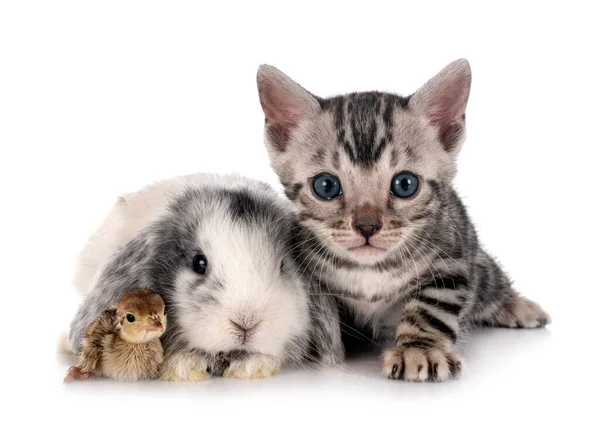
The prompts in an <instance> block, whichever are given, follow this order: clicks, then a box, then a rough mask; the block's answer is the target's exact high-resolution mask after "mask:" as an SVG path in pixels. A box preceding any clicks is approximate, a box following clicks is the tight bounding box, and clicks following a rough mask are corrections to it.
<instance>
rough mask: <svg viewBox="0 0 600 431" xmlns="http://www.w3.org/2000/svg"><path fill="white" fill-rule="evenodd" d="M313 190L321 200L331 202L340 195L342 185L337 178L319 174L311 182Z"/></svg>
mask: <svg viewBox="0 0 600 431" xmlns="http://www.w3.org/2000/svg"><path fill="white" fill-rule="evenodd" d="M313 190H314V191H315V194H316V195H317V196H318V197H320V198H321V199H325V200H331V199H334V198H337V197H338V196H339V195H341V194H342V185H341V184H340V180H339V179H338V178H337V177H334V176H333V175H330V174H321V175H318V176H316V177H315V179H314V180H313Z"/></svg>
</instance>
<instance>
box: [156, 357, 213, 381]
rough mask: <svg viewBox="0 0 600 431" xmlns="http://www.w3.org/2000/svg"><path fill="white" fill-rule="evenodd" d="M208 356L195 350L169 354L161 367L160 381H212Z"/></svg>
mask: <svg viewBox="0 0 600 431" xmlns="http://www.w3.org/2000/svg"><path fill="white" fill-rule="evenodd" d="M208 368H209V362H208V359H207V357H206V355H204V354H202V353H201V352H197V351H194V350H175V351H172V352H169V353H168V354H167V355H166V356H165V359H164V361H163V363H162V365H161V368H160V372H159V379H161V380H167V381H170V382H199V381H201V380H208V379H210V377H211V375H210V373H209V372H208Z"/></svg>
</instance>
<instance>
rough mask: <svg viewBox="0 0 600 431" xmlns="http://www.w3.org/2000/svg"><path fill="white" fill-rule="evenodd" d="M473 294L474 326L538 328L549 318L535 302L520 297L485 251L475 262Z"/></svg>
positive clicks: (544, 324)
mask: <svg viewBox="0 0 600 431" xmlns="http://www.w3.org/2000/svg"><path fill="white" fill-rule="evenodd" d="M474 276H475V280H476V281H477V290H476V297H475V301H474V306H473V309H472V310H471V312H470V313H469V314H470V316H469V317H470V320H472V321H473V322H474V323H475V324H476V325H482V326H501V327H507V328H540V327H543V326H546V325H547V324H549V323H550V321H551V319H550V316H549V315H548V313H546V312H545V311H544V310H543V309H542V308H541V307H540V306H539V305H538V304H536V303H535V302H533V301H531V300H529V299H527V298H525V297H523V296H521V295H520V294H519V293H518V292H516V291H515V290H514V289H513V288H512V286H511V283H510V280H509V279H508V277H507V275H506V274H505V273H504V271H502V269H501V268H500V267H499V266H498V264H497V263H496V262H495V261H494V260H493V259H492V258H491V257H490V256H489V255H487V254H486V253H485V252H483V251H481V252H480V254H479V255H478V258H477V264H476V265H475V274H474Z"/></svg>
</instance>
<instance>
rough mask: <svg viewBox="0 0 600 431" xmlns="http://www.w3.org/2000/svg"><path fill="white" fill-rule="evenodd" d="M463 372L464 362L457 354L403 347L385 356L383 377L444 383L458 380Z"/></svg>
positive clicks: (387, 352) (393, 349) (395, 348)
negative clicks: (454, 379)
mask: <svg viewBox="0 0 600 431" xmlns="http://www.w3.org/2000/svg"><path fill="white" fill-rule="evenodd" d="M461 371H462V360H461V359H460V357H459V356H458V355H457V354H456V353H445V352H443V351H442V350H439V349H428V350H423V349H417V348H414V347H409V348H405V347H402V346H399V347H394V348H392V349H388V350H386V351H385V352H384V354H383V368H382V372H383V375H384V376H386V377H387V378H389V379H393V380H407V381H410V382H424V381H434V382H442V381H444V380H448V379H451V378H456V377H458V376H459V375H460V372H461Z"/></svg>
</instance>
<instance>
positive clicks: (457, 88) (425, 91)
mask: <svg viewBox="0 0 600 431" xmlns="http://www.w3.org/2000/svg"><path fill="white" fill-rule="evenodd" d="M470 90H471V67H470V66H469V62H468V61H467V60H466V59H464V58H463V59H459V60H456V61H453V62H452V63H450V64H449V65H448V66H446V67H445V68H444V69H443V70H442V71H441V72H440V73H438V74H437V75H436V76H435V77H433V78H432V79H430V80H429V81H428V82H427V83H426V84H425V85H424V86H422V87H421V88H420V89H419V90H418V91H417V92H416V93H414V94H413V95H412V96H411V98H410V101H409V106H410V107H411V108H412V109H414V110H415V111H417V112H420V113H422V114H423V115H425V116H426V117H427V118H428V119H429V121H430V123H431V124H432V125H433V126H435V127H436V128H437V130H438V136H439V139H440V142H441V143H442V145H443V146H444V149H445V150H446V151H448V152H450V153H453V154H456V153H458V151H459V150H460V147H461V145H462V143H463V140H464V137H465V110H466V108H467V102H468V100H469V92H470Z"/></svg>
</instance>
